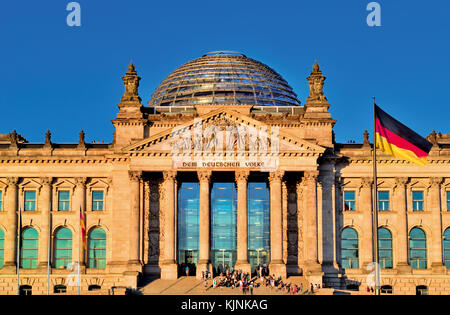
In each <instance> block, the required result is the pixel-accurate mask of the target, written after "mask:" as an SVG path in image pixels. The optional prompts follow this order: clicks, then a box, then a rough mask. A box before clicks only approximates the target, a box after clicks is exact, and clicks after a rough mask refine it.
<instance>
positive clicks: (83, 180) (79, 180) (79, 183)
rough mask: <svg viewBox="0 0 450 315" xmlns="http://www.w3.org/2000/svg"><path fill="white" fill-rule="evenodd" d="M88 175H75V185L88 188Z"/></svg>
mask: <svg viewBox="0 0 450 315" xmlns="http://www.w3.org/2000/svg"><path fill="white" fill-rule="evenodd" d="M86 182H87V177H75V185H76V186H77V187H81V188H86Z"/></svg>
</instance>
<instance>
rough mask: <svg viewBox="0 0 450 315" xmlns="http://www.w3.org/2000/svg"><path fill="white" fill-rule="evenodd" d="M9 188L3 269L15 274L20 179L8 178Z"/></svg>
mask: <svg viewBox="0 0 450 315" xmlns="http://www.w3.org/2000/svg"><path fill="white" fill-rule="evenodd" d="M6 180H7V184H8V187H7V189H6V195H5V208H4V209H5V211H6V218H7V222H6V227H7V230H6V231H5V251H4V252H5V256H4V260H5V263H4V266H3V268H4V269H5V270H7V271H11V272H13V271H14V270H15V267H16V259H17V253H16V251H17V211H18V209H17V203H18V194H17V192H18V186H17V184H18V182H19V178H18V177H8V178H7V179H6Z"/></svg>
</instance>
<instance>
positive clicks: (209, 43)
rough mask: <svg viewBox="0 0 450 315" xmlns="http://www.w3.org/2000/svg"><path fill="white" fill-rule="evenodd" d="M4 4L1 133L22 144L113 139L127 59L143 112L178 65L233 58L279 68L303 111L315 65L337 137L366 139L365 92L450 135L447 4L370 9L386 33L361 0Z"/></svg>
mask: <svg viewBox="0 0 450 315" xmlns="http://www.w3.org/2000/svg"><path fill="white" fill-rule="evenodd" d="M69 2H70V1H69V0H33V1H31V0H28V1H18V0H1V2H0V25H1V27H0V39H1V42H0V68H1V75H0V109H1V112H0V133H8V132H10V131H12V130H13V129H16V130H17V132H19V133H21V134H22V135H23V136H25V137H26V138H27V139H28V140H29V141H30V142H43V141H44V135H45V131H46V130H47V129H50V130H51V132H52V135H53V136H52V139H53V141H54V142H77V141H78V134H79V131H80V130H81V129H84V130H85V132H86V138H87V141H89V142H90V141H93V140H95V141H105V142H110V141H112V133H113V126H112V124H111V120H112V119H114V118H115V116H116V113H117V111H118V108H117V104H118V103H119V102H120V98H121V96H122V94H123V85H122V80H121V77H122V76H123V74H124V72H125V71H126V69H127V65H128V64H129V62H130V59H133V62H134V63H135V64H136V67H137V71H138V73H139V75H140V76H141V77H142V81H141V87H140V95H141V97H142V99H143V104H144V105H146V104H147V102H148V101H149V99H150V97H151V95H152V93H153V91H154V90H155V88H156V87H157V86H158V84H159V83H160V82H161V81H162V80H163V79H164V78H165V76H167V75H168V74H169V73H170V72H172V71H173V70H174V69H175V68H177V67H178V66H180V65H182V64H184V63H186V62H187V61H189V60H192V59H194V58H197V57H200V56H202V55H203V54H204V53H206V52H209V51H214V50H236V51H240V52H243V53H245V54H246V55H247V56H249V57H252V58H254V59H257V60H259V61H262V62H264V63H266V64H267V65H269V66H270V67H272V68H274V69H275V70H276V71H277V72H279V73H280V74H281V75H282V76H283V77H284V78H285V79H286V80H287V81H288V82H289V84H290V85H291V86H292V87H293V89H294V91H295V92H296V93H297V94H298V96H299V99H300V101H301V102H302V103H303V104H304V103H305V101H306V97H307V96H308V90H309V89H308V85H307V81H306V77H307V76H308V74H309V72H310V70H311V67H312V64H313V63H314V61H315V60H316V59H317V60H318V62H319V64H320V65H321V69H322V71H323V72H324V74H325V75H326V76H327V81H326V86H325V94H326V96H327V98H328V100H329V103H330V104H331V107H330V111H331V113H332V116H333V118H335V119H337V121H338V122H337V124H336V126H335V132H336V139H337V141H340V142H347V141H348V140H355V141H362V134H363V131H364V130H365V129H368V130H369V131H371V129H372V108H371V102H372V96H376V97H377V103H378V104H379V105H380V106H381V107H382V108H383V109H384V110H386V111H387V112H388V113H390V114H391V115H392V116H394V117H396V118H397V119H399V120H400V121H402V122H403V123H405V124H406V125H408V126H409V127H411V128H412V129H414V130H415V131H417V132H418V133H420V134H421V135H423V136H426V135H428V134H429V133H430V132H431V131H432V130H433V129H436V131H438V132H439V131H441V132H442V133H450V126H449V123H448V121H449V117H450V77H449V73H450V39H449V38H450V36H449V31H450V18H449V14H450V13H449V12H450V2H449V1H445V0H428V1H418V0H414V1H406V0H385V1H378V2H379V3H380V5H381V10H382V11H381V12H382V26H381V27H379V28H370V27H368V26H367V24H366V17H367V15H368V14H369V12H368V11H366V6H367V4H368V3H369V2H370V1H369V0H346V1H336V0H314V1H312V0H310V1H305V0H292V1H284V0H278V1H265V0H259V1H250V0H239V1H237V0H227V1H212V0H207V1H203V0H202V1H197V0H191V1H177V0H174V1H154V0H152V1H144V0H127V1H124V0H123V1H116V0H110V1H100V0H80V1H78V2H79V3H80V5H81V10H82V26H81V27H73V28H71V27H68V26H67V24H66V16H67V14H68V12H67V11H66V5H67V4H68V3H69Z"/></svg>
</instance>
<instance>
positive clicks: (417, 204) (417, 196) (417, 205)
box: [412, 191, 423, 211]
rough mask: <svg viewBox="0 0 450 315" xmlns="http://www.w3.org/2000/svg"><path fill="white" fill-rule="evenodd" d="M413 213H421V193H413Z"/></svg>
mask: <svg viewBox="0 0 450 315" xmlns="http://www.w3.org/2000/svg"><path fill="white" fill-rule="evenodd" d="M412 200H413V211H423V191H413V192H412Z"/></svg>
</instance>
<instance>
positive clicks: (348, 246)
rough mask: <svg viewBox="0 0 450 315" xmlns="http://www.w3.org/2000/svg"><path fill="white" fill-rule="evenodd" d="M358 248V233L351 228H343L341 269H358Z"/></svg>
mask: <svg viewBox="0 0 450 315" xmlns="http://www.w3.org/2000/svg"><path fill="white" fill-rule="evenodd" d="M358 248H359V247H358V232H356V231H355V230H354V229H352V228H345V229H344V230H343V231H342V236H341V253H342V255H341V257H342V268H344V269H358V268H359V253H358V251H359V250H358Z"/></svg>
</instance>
